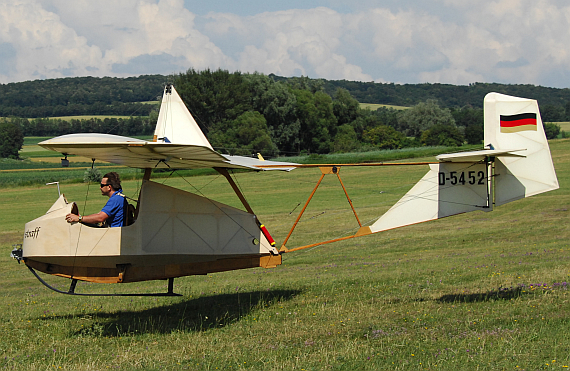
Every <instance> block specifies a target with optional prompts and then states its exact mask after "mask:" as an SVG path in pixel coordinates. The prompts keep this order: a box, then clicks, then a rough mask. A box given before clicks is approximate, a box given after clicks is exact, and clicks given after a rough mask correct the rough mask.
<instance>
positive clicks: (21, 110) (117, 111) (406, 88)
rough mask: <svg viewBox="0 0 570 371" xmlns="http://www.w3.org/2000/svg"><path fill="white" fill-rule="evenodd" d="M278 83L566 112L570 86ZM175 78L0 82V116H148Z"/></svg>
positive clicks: (402, 100)
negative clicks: (529, 104) (527, 101)
mask: <svg viewBox="0 0 570 371" xmlns="http://www.w3.org/2000/svg"><path fill="white" fill-rule="evenodd" d="M269 77H271V78H272V79H274V80H276V81H282V82H284V81H286V82H288V83H290V84H292V85H295V84H296V85H303V86H308V85H310V86H312V87H314V88H316V89H322V90H324V91H325V92H326V93H327V94H329V95H331V96H334V94H335V92H336V91H337V89H338V88H343V89H346V90H348V91H349V92H350V94H351V95H352V96H353V97H354V98H355V99H356V100H358V101H359V102H360V103H371V104H383V105H395V106H407V107H409V106H413V105H415V104H417V103H419V102H424V101H426V100H428V99H435V100H437V102H438V104H439V105H440V106H441V107H447V108H459V107H465V106H471V107H474V108H482V106H483V98H484V96H485V94H487V93H489V92H492V91H494V92H499V93H503V94H509V95H515V96H519V97H525V98H532V99H536V100H538V102H539V104H540V105H541V107H548V108H549V109H550V110H554V111H556V110H560V112H562V111H564V110H565V111H566V112H570V89H557V88H548V87H543V86H535V85H507V84H495V83H493V84H487V83H474V84H470V85H468V86H466V85H449V84H427V83H426V84H403V85H398V84H393V83H374V82H358V81H347V80H324V79H309V78H307V77H291V78H288V77H280V76H276V75H273V74H271V75H269ZM175 79H176V76H164V75H144V76H138V77H128V78H116V77H103V78H98V77H75V78H62V79H49V80H35V81H26V82H19V83H10V84H0V116H4V117H6V116H17V117H28V118H32V117H56V116H57V117H59V116H72V115H126V116H131V115H134V116H147V115H148V114H149V113H150V112H151V110H152V109H155V108H156V106H155V105H152V104H143V103H141V102H147V101H156V100H157V99H160V96H161V95H162V89H163V86H164V84H165V83H166V82H167V81H173V80H175Z"/></svg>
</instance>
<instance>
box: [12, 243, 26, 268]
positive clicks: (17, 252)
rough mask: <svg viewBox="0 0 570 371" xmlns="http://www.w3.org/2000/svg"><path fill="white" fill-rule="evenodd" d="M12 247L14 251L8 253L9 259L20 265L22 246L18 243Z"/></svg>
mask: <svg viewBox="0 0 570 371" xmlns="http://www.w3.org/2000/svg"><path fill="white" fill-rule="evenodd" d="M12 247H13V248H14V249H13V250H12V252H11V253H10V257H11V258H13V259H16V260H17V261H18V264H20V262H21V261H22V259H23V251H22V244H21V243H18V244H15V245H12Z"/></svg>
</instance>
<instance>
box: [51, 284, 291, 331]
mask: <svg viewBox="0 0 570 371" xmlns="http://www.w3.org/2000/svg"><path fill="white" fill-rule="evenodd" d="M300 293H301V291H300V290H270V291H250V292H236V293H232V294H220V295H213V296H203V297H200V298H197V299H191V300H184V301H182V302H179V303H175V304H170V305H165V306H160V307H156V308H151V309H146V310H132V311H119V312H107V313H105V312H103V311H102V312H96V313H91V314H81V315H68V316H59V317H51V319H62V318H63V319H74V318H75V319H77V318H83V317H85V315H88V316H90V317H91V318H92V319H93V322H92V323H91V324H90V325H88V326H87V327H84V328H82V329H81V330H79V331H75V332H74V333H72V336H110V337H115V336H128V335H135V334H136V335H139V334H167V333H172V332H178V331H180V332H188V331H194V332H200V331H205V330H210V329H215V328H222V327H224V326H227V325H229V324H232V323H235V322H237V321H239V320H240V318H242V317H244V316H246V315H248V314H249V313H250V312H251V311H252V310H253V309H255V308H263V307H266V306H270V305H272V304H276V303H278V302H281V301H284V300H291V299H292V298H293V297H295V296H296V295H298V294H300ZM42 319H45V318H42Z"/></svg>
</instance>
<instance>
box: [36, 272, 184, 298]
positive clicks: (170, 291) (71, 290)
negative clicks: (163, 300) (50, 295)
mask: <svg viewBox="0 0 570 371" xmlns="http://www.w3.org/2000/svg"><path fill="white" fill-rule="evenodd" d="M26 267H28V269H29V270H30V272H32V273H33V274H34V276H36V278H37V279H38V281H40V282H41V283H42V284H43V285H44V286H45V287H47V288H48V289H50V290H53V291H55V292H57V293H59V294H64V295H75V296H182V295H181V294H177V293H175V292H173V290H174V278H169V279H168V292H161V293H149V294H80V293H76V292H75V286H76V285H77V280H76V279H75V278H72V279H71V285H69V290H68V291H61V290H58V289H56V288H55V287H53V286H50V284H48V283H47V282H46V281H44V280H43V279H42V278H41V277H40V276H39V275H38V273H37V272H36V271H35V270H34V268H32V267H30V266H28V265H26Z"/></svg>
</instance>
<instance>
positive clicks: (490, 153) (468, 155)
mask: <svg viewBox="0 0 570 371" xmlns="http://www.w3.org/2000/svg"><path fill="white" fill-rule="evenodd" d="M520 151H524V149H506V150H504V149H503V150H501V149H484V150H482V151H469V152H459V153H449V154H443V155H439V156H436V157H435V158H436V159H437V160H438V161H442V162H481V161H485V159H486V158H487V157H500V156H502V157H525V155H522V154H519V153H516V152H520Z"/></svg>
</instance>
